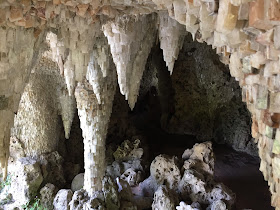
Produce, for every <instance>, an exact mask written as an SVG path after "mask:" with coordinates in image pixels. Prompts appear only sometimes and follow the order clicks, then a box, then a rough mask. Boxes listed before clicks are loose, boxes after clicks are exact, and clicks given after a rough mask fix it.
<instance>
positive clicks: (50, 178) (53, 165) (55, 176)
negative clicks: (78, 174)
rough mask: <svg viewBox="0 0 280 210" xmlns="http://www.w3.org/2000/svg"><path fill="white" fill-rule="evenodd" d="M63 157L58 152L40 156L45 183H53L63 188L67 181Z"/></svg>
mask: <svg viewBox="0 0 280 210" xmlns="http://www.w3.org/2000/svg"><path fill="white" fill-rule="evenodd" d="M63 161H64V160H63V157H62V156H61V155H60V154H59V153H58V152H57V151H54V152H51V153H48V154H43V155H41V157H40V162H41V168H42V174H43V177H44V183H52V184H54V185H55V186H57V187H58V188H63V187H64V185H65V183H66V181H65V178H64V171H63V165H62V164H63Z"/></svg>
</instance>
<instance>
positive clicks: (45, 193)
mask: <svg viewBox="0 0 280 210" xmlns="http://www.w3.org/2000/svg"><path fill="white" fill-rule="evenodd" d="M56 193H57V189H56V186H54V185H53V184H51V183H48V184H46V185H45V186H44V187H43V188H41V190H40V203H41V204H42V206H43V207H44V208H47V209H53V201H54V198H55V195H56Z"/></svg>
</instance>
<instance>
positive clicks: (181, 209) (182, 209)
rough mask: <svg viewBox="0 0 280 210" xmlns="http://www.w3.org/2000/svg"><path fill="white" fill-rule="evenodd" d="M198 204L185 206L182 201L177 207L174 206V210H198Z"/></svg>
mask: <svg viewBox="0 0 280 210" xmlns="http://www.w3.org/2000/svg"><path fill="white" fill-rule="evenodd" d="M200 209H201V208H200V205H199V203H193V204H192V205H187V204H186V203H185V202H184V201H181V202H180V205H179V206H176V210H200Z"/></svg>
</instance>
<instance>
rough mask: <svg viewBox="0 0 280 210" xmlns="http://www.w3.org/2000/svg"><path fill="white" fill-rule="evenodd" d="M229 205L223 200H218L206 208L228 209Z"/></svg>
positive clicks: (208, 209)
mask: <svg viewBox="0 0 280 210" xmlns="http://www.w3.org/2000/svg"><path fill="white" fill-rule="evenodd" d="M226 209H227V206H226V204H225V203H224V202H223V201H222V200H216V201H214V202H213V203H211V205H210V206H209V207H207V209H206V210H226Z"/></svg>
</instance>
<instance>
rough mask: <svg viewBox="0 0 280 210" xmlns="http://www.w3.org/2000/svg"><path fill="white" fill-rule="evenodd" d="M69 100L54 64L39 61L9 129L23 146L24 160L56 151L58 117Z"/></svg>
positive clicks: (43, 60)
mask: <svg viewBox="0 0 280 210" xmlns="http://www.w3.org/2000/svg"><path fill="white" fill-rule="evenodd" d="M73 100H74V97H70V96H68V93H67V88H66V85H65V82H64V79H63V77H61V76H60V74H59V70H58V66H57V64H56V63H55V62H53V61H51V60H50V59H49V58H47V57H43V58H42V59H40V61H39V63H38V65H36V68H35V70H34V72H33V73H32V74H31V76H30V80H29V83H28V85H27V86H26V88H25V91H24V93H23V96H22V98H21V101H20V105H19V110H18V113H17V115H16V117H15V126H14V128H13V135H14V136H15V137H16V138H18V139H19V140H20V141H21V142H22V143H23V145H24V148H25V153H26V155H27V156H32V157H38V156H39V155H41V154H44V153H49V152H53V151H55V150H57V149H58V141H59V137H60V135H59V134H60V120H59V114H60V113H62V112H67V111H66V109H67V106H69V107H72V106H73V105H71V103H73ZM69 104H70V105H69ZM74 107H75V101H74ZM70 112H71V111H70ZM64 115H65V114H63V116H64ZM70 121H71V120H70ZM71 123H72V121H71ZM71 123H70V126H71Z"/></svg>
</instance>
